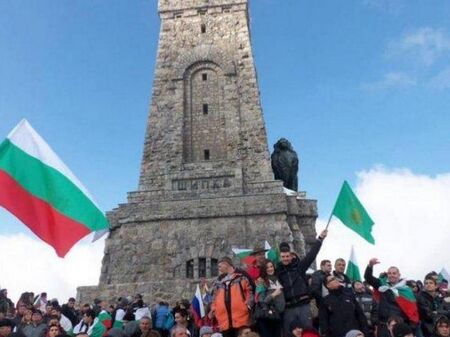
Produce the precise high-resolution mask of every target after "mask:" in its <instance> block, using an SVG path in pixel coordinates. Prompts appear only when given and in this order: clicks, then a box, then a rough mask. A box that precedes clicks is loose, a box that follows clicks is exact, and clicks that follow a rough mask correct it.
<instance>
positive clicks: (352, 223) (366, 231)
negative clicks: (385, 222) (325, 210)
mask: <svg viewBox="0 0 450 337" xmlns="http://www.w3.org/2000/svg"><path fill="white" fill-rule="evenodd" d="M332 215H334V216H335V217H336V218H338V219H339V220H341V221H342V223H343V224H344V225H346V226H347V227H348V228H350V229H351V230H353V231H355V232H356V233H358V234H359V235H361V236H362V237H363V238H364V239H366V240H367V241H368V242H370V243H372V244H375V239H374V238H373V236H372V227H373V224H374V222H373V221H372V219H371V218H370V216H369V214H367V212H366V210H365V209H364V207H363V205H362V204H361V202H360V201H359V200H358V198H357V197H356V195H355V193H353V191H352V189H351V187H350V185H349V184H348V183H347V182H346V181H344V184H343V185H342V188H341V191H340V192H339V196H338V198H337V200H336V204H335V205H334V209H333V212H332Z"/></svg>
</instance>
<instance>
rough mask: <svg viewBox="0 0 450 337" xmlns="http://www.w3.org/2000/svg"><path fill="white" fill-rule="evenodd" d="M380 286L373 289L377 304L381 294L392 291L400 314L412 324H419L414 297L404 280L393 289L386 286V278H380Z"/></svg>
mask: <svg viewBox="0 0 450 337" xmlns="http://www.w3.org/2000/svg"><path fill="white" fill-rule="evenodd" d="M380 283H381V286H380V287H379V288H378V289H374V292H373V298H374V299H375V301H376V302H377V303H379V302H380V296H381V292H383V291H387V290H389V289H390V290H392V292H393V294H394V296H395V301H396V302H397V304H398V306H399V307H400V309H401V310H402V312H403V313H404V314H405V315H406V317H408V320H410V321H411V322H413V323H416V324H417V323H419V322H420V320H419V311H418V308H417V302H416V296H415V295H414V293H413V291H412V289H411V288H410V287H408V286H407V285H406V280H401V281H400V282H399V283H397V284H396V285H395V286H394V287H391V286H390V285H389V284H388V280H387V277H386V276H384V277H380Z"/></svg>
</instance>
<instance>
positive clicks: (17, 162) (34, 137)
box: [0, 120, 109, 257]
mask: <svg viewBox="0 0 450 337" xmlns="http://www.w3.org/2000/svg"><path fill="white" fill-rule="evenodd" d="M0 206H2V207H4V208H5V209H7V210H8V211H9V212H11V213H12V214H14V215H15V216H16V217H17V218H18V219H20V220H21V221H22V222H23V223H24V224H25V225H26V226H28V227H29V228H30V229H31V230H32V231H33V232H34V233H35V234H36V235H37V236H38V237H39V238H41V239H42V240H43V241H45V242H47V243H48V244H49V245H50V246H52V247H53V248H54V249H55V251H56V254H57V255H58V256H60V257H64V256H65V255H66V254H67V252H68V251H69V250H70V249H71V248H72V246H73V245H74V244H75V243H77V242H78V241H79V240H80V239H81V238H83V237H84V236H86V235H87V234H89V233H90V232H92V231H99V230H104V229H107V228H109V224H108V220H107V219H106V217H105V215H104V214H103V212H102V211H100V209H99V207H98V206H97V205H96V204H95V202H94V201H93V199H92V197H91V196H90V194H89V192H88V191H87V190H86V188H85V187H84V186H83V185H82V184H81V182H80V181H79V180H78V179H77V178H76V177H75V175H74V174H73V173H72V171H70V169H69V168H68V167H67V166H66V165H65V164H64V163H63V162H62V160H61V159H60V158H59V157H58V156H57V155H56V154H55V153H54V152H53V150H52V149H51V148H50V146H49V145H48V144H47V143H46V142H45V141H44V140H43V139H42V137H41V136H40V135H39V134H38V133H37V132H36V131H35V130H34V129H33V128H32V127H31V125H30V124H29V123H28V122H27V121H26V120H22V121H21V122H20V123H19V124H18V125H17V126H16V127H15V128H14V129H13V130H12V131H11V133H10V134H9V135H8V137H7V138H6V139H5V140H4V141H3V142H2V143H1V144H0Z"/></svg>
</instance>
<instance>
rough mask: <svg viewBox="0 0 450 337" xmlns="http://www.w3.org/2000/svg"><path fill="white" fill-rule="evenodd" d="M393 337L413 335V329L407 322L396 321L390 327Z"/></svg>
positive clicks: (411, 336) (409, 336)
mask: <svg viewBox="0 0 450 337" xmlns="http://www.w3.org/2000/svg"><path fill="white" fill-rule="evenodd" d="M392 333H393V335H394V337H414V332H413V329H412V328H411V327H410V326H409V324H407V323H398V324H396V325H395V326H394V328H393V329H392Z"/></svg>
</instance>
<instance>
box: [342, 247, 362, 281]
mask: <svg viewBox="0 0 450 337" xmlns="http://www.w3.org/2000/svg"><path fill="white" fill-rule="evenodd" d="M345 274H346V275H347V276H348V278H349V279H350V280H351V281H352V282H353V281H361V273H360V272H359V267H358V262H357V261H356V256H355V250H354V249H353V246H352V250H351V252H350V259H349V260H348V264H347V271H346V272H345Z"/></svg>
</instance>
